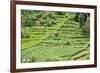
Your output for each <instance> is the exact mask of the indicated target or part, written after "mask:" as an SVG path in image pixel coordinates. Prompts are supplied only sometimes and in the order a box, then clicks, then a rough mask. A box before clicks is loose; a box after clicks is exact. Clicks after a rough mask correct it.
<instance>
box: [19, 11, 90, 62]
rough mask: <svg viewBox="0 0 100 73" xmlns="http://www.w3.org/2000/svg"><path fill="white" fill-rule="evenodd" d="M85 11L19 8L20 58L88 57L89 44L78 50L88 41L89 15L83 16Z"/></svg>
mask: <svg viewBox="0 0 100 73" xmlns="http://www.w3.org/2000/svg"><path fill="white" fill-rule="evenodd" d="M85 14H87V13H81V14H80V13H72V12H53V11H33V10H22V11H21V22H22V23H21V24H22V27H21V37H22V51H21V55H22V56H21V57H22V62H25V63H27V62H45V61H62V60H86V59H89V47H88V49H87V50H84V51H81V50H82V48H84V46H85V45H86V44H87V43H88V42H89V41H90V38H89V35H90V34H89V29H90V28H89V27H90V25H89V24H90V17H89V15H88V17H87V19H85V18H83V16H84V15H85ZM75 18H78V20H75ZM82 20H83V21H85V20H86V21H85V23H83V21H82ZM82 31H83V32H82ZM87 32H88V33H87ZM79 51H81V52H79ZM77 52H79V53H78V54H76V53H77ZM73 54H74V55H73ZM72 55H73V56H72Z"/></svg>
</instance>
